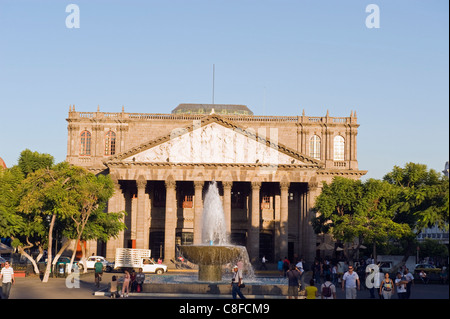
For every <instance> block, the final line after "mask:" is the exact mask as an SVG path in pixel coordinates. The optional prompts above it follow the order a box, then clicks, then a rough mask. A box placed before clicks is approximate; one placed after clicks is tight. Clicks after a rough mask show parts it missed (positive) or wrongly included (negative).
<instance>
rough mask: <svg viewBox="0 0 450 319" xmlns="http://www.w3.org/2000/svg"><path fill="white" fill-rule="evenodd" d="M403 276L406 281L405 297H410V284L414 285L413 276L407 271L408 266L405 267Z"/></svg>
mask: <svg viewBox="0 0 450 319" xmlns="http://www.w3.org/2000/svg"><path fill="white" fill-rule="evenodd" d="M404 275H405V278H406V280H407V281H408V283H407V284H406V299H409V298H410V297H411V286H412V285H414V276H413V274H411V273H410V272H409V269H408V268H405V273H404Z"/></svg>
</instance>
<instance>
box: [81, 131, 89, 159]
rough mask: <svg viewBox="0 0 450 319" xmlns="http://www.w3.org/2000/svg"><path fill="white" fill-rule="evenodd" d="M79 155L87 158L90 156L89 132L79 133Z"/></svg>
mask: <svg viewBox="0 0 450 319" xmlns="http://www.w3.org/2000/svg"><path fill="white" fill-rule="evenodd" d="M80 142H81V143H80V155H84V156H89V155H91V132H89V131H83V132H81V140H80Z"/></svg>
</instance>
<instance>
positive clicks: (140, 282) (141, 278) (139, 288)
mask: <svg viewBox="0 0 450 319" xmlns="http://www.w3.org/2000/svg"><path fill="white" fill-rule="evenodd" d="M144 281H145V274H144V273H143V272H142V268H139V272H138V273H137V274H136V291H137V292H142V285H143V284H144Z"/></svg>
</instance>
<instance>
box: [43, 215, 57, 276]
mask: <svg viewBox="0 0 450 319" xmlns="http://www.w3.org/2000/svg"><path fill="white" fill-rule="evenodd" d="M55 220H56V215H55V214H53V216H52V220H51V222H50V229H49V231H48V249H47V255H48V258H47V267H46V268H45V274H44V278H43V279H42V282H48V277H49V276H50V270H51V269H52V260H53V259H52V241H53V227H54V226H55Z"/></svg>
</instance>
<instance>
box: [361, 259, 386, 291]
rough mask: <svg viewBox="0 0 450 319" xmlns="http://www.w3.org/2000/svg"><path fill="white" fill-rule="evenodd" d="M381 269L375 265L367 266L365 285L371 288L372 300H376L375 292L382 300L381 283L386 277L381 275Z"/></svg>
mask: <svg viewBox="0 0 450 319" xmlns="http://www.w3.org/2000/svg"><path fill="white" fill-rule="evenodd" d="M378 270H379V268H378V266H377V265H375V264H370V265H367V266H366V273H367V275H366V280H365V284H366V287H367V288H369V292H370V298H371V299H375V291H376V292H377V294H378V297H379V298H380V299H382V297H381V296H382V295H380V294H379V292H380V289H379V288H380V283H381V282H382V281H383V279H384V276H383V273H380V272H379V271H378Z"/></svg>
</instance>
